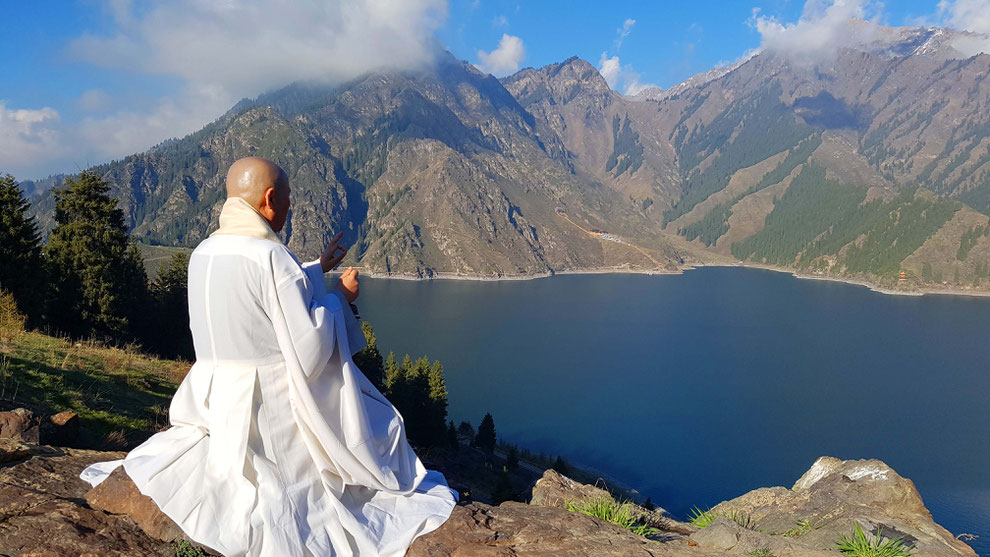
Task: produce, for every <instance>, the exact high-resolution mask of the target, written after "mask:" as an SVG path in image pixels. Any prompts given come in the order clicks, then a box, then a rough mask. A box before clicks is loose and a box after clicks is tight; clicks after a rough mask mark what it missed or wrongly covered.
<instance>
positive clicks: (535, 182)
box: [38, 21, 990, 287]
mask: <svg viewBox="0 0 990 557" xmlns="http://www.w3.org/2000/svg"><path fill="white" fill-rule="evenodd" d="M845 25H847V26H848V29H846V31H845V32H846V33H847V35H848V36H849V37H852V38H851V39H850V40H848V41H846V42H845V44H843V45H840V47H837V48H835V49H833V50H831V51H828V52H824V53H822V52H819V53H818V54H817V55H816V56H810V55H809V54H808V53H807V52H803V51H800V50H799V49H797V50H792V51H788V50H786V49H783V48H778V47H774V46H773V45H771V46H768V47H767V48H764V49H763V50H762V51H760V52H758V53H756V54H754V55H752V56H750V57H748V58H746V59H744V60H740V61H738V62H736V63H734V64H730V65H727V66H724V67H719V68H714V69H713V70H711V71H709V72H706V73H704V74H699V75H697V76H694V77H692V78H691V79H689V80H687V81H685V82H684V83H681V84H679V85H677V86H675V87H672V88H670V89H668V90H660V89H657V88H649V89H646V90H644V91H642V92H641V93H639V94H638V95H636V96H626V95H621V94H619V93H617V92H615V91H613V90H612V89H611V88H609V86H608V83H606V81H605V79H604V78H603V77H602V76H601V75H600V74H599V72H598V70H597V69H596V68H595V67H594V66H593V65H592V64H590V63H588V62H586V61H584V60H581V59H578V58H571V59H568V60H565V61H563V62H560V63H557V64H551V65H548V66H544V67H542V68H526V69H523V70H521V71H519V72H517V73H515V74H513V75H510V76H507V77H505V78H503V79H501V80H497V79H495V78H494V77H492V76H490V75H485V74H483V73H481V72H479V71H478V70H477V69H476V68H474V67H473V66H471V65H470V64H467V63H465V62H461V61H458V60H456V59H455V58H454V57H453V56H451V55H449V54H447V55H444V56H442V57H441V58H440V59H439V60H438V61H437V62H436V63H435V64H434V65H433V66H432V67H430V68H428V69H422V70H416V71H405V72H399V71H396V72H383V73H372V74H367V75H364V76H362V77H359V78H357V79H354V80H352V81H350V82H348V83H345V84H343V85H340V86H336V87H330V86H318V85H306V84H301V83H297V84H293V85H290V86H288V87H285V88H282V89H279V90H276V91H272V92H270V93H267V94H264V95H261V96H260V97H258V98H256V99H248V100H243V101H241V102H240V103H238V104H237V105H236V106H235V107H234V108H232V109H231V110H230V111H229V112H228V113H227V114H225V115H224V116H223V117H221V118H220V119H218V120H217V121H216V122H214V123H212V124H210V125H208V126H206V127H205V128H203V129H202V130H200V131H198V132H196V133H194V134H191V135H189V136H187V137H184V138H182V139H178V140H171V141H168V142H165V143H163V144H161V145H158V146H156V147H155V148H152V149H150V150H149V151H147V152H144V153H140V154H136V155H132V156H128V157H126V158H124V159H123V160H119V161H114V162H112V163H110V164H106V165H101V166H98V167H96V168H95V170H97V171H98V172H99V173H100V174H102V175H103V176H105V177H106V178H107V179H108V180H109V181H110V182H111V183H112V184H113V187H114V193H115V195H117V196H118V197H119V198H120V200H121V204H122V206H123V207H124V209H125V212H126V213H127V215H128V219H129V222H130V225H131V227H132V234H133V235H134V236H136V237H138V238H141V239H143V240H144V241H147V242H152V243H161V244H165V245H184V246H192V245H195V244H196V243H198V242H199V241H200V240H202V239H203V238H205V237H206V235H207V234H208V233H209V231H210V227H211V223H214V222H215V220H216V216H217V214H218V212H219V208H220V205H221V204H222V201H223V193H224V192H223V177H224V173H225V171H226V168H227V167H228V166H229V165H230V163H232V162H233V161H234V160H236V159H237V158H239V157H242V156H245V155H249V154H257V155H261V156H266V157H269V158H271V159H272V160H275V161H276V162H278V163H279V164H280V165H282V166H283V167H284V168H285V169H286V170H287V171H288V172H289V175H290V179H291V183H292V187H293V211H292V214H291V216H290V221H289V224H288V225H287V229H286V231H285V232H284V235H285V237H286V239H287V240H288V244H289V246H290V247H291V248H292V249H294V250H297V251H298V252H300V253H302V254H305V255H308V256H311V255H314V254H316V253H318V251H319V250H320V247H321V246H322V244H323V243H324V242H325V241H326V240H327V239H328V238H329V237H330V236H332V234H333V233H335V232H337V231H344V239H345V241H346V242H347V243H348V244H349V245H352V248H351V251H350V253H349V255H348V258H349V260H350V263H352V264H358V265H362V266H364V267H365V268H366V269H369V270H371V271H375V272H380V273H393V274H394V273H400V274H414V275H418V276H431V275H435V274H437V273H455V274H467V275H479V276H503V275H531V274H545V273H553V272H559V271H566V270H591V269H640V270H664V271H671V270H676V269H678V268H681V267H682V266H683V265H685V264H691V263H699V262H700V263H704V262H711V261H725V262H729V261H732V260H733V259H743V260H748V261H752V262H755V263H764V264H769V265H776V266H782V267H787V268H797V269H802V270H805V271H808V272H815V273H822V274H831V275H837V276H855V277H863V278H866V279H868V280H871V281H873V282H879V283H883V284H896V283H897V276H898V273H899V271H901V270H904V271H906V272H907V274H908V278H909V279H910V281H911V283H912V284H921V283H925V284H928V285H929V286H933V285H935V286H937V285H939V284H942V283H946V284H948V285H951V286H956V287H959V286H966V287H974V286H975V287H980V286H984V285H985V283H986V282H987V279H988V278H990V268H988V264H990V238H988V236H987V234H986V232H990V224H988V217H987V215H988V214H990V148H988V146H990V116H988V115H990V112H988V110H987V108H988V104H990V83H988V82H987V80H986V75H987V74H988V72H990V55H985V54H978V55H975V56H967V53H966V52H965V48H960V45H965V44H967V43H966V41H971V40H976V39H981V38H982V39H983V40H985V37H982V36H979V35H976V34H973V33H966V32H959V31H953V30H949V29H938V28H911V27H883V26H879V25H875V24H872V23H868V22H861V21H851V22H847V23H846V24H845ZM850 29H851V30H850ZM46 203H50V201H49V202H46V201H44V200H43V201H42V202H41V204H40V205H39V210H38V212H39V215H41V218H42V220H44V219H45V218H46V217H45V215H46V211H45V209H44V208H45V206H46ZM557 209H560V210H561V211H557ZM47 218H50V217H47ZM599 231H606V232H608V233H610V234H611V236H610V237H605V238H602V237H599V236H598V232H599ZM609 238H611V239H609ZM616 238H618V241H614V240H616Z"/></svg>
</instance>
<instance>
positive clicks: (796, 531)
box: [784, 520, 816, 538]
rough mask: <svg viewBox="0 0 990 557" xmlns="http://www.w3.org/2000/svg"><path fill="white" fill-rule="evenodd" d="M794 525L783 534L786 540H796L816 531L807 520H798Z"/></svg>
mask: <svg viewBox="0 0 990 557" xmlns="http://www.w3.org/2000/svg"><path fill="white" fill-rule="evenodd" d="M794 524H795V526H794V528H791V529H790V530H788V531H786V532H784V536H786V537H788V538H796V537H798V536H802V535H804V534H807V533H808V532H810V531H812V530H815V529H816V528H815V526H812V525H811V522H809V521H807V520H798V521H797V522H795V523H794Z"/></svg>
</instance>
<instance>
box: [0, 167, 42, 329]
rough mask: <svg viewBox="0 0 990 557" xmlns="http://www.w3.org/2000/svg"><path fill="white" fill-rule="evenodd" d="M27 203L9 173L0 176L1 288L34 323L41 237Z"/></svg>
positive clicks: (39, 286) (39, 300)
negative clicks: (8, 293)
mask: <svg viewBox="0 0 990 557" xmlns="http://www.w3.org/2000/svg"><path fill="white" fill-rule="evenodd" d="M30 207H31V204H30V203H28V201H27V200H26V199H24V196H23V195H22V194H21V189H20V188H18V187H17V184H16V183H15V182H14V177H13V176H11V175H10V174H7V175H6V176H0V288H2V289H4V290H7V291H8V292H10V293H11V295H13V297H14V300H15V301H16V302H17V307H18V308H19V309H20V311H21V312H23V313H25V314H26V315H27V317H28V319H29V323H30V324H37V322H38V320H39V319H40V317H41V313H42V306H43V302H44V296H45V291H46V290H47V289H46V288H45V277H44V268H43V265H42V258H41V236H40V235H39V234H38V227H37V225H36V224H35V221H34V218H33V217H31V216H29V215H28V213H27V212H28V209H29V208H30Z"/></svg>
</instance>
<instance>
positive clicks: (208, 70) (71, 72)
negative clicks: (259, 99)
mask: <svg viewBox="0 0 990 557" xmlns="http://www.w3.org/2000/svg"><path fill="white" fill-rule="evenodd" d="M0 2H2V3H3V5H4V6H3V7H4V12H5V16H6V17H5V18H4V19H3V20H2V21H0V36H2V37H3V39H2V41H0V75H3V76H4V78H3V79H2V80H0V172H12V173H15V175H16V176H18V177H20V178H36V177H41V176H44V175H47V174H49V173H51V172H65V171H73V170H76V169H79V168H85V167H87V166H89V165H91V164H97V163H100V162H104V161H106V160H109V159H111V158H116V157H121V156H124V155H126V154H129V153H133V152H138V151H142V150H144V149H147V148H148V147H150V146H151V145H154V144H155V143H158V142H159V141H161V140H163V139H166V138H168V137H172V136H177V135H183V134H185V133H189V132H191V131H194V130H195V129H198V128H199V127H201V126H202V125H203V124H205V123H207V122H209V121H211V120H213V119H215V118H216V117H217V116H219V115H220V114H222V113H223V112H224V111H225V110H226V109H227V108H229V107H230V106H231V105H232V104H233V102H236V100H237V99H239V98H241V97H244V96H254V95H257V94H258V93H261V92H263V91H264V90H266V89H270V88H272V87H277V86H279V85H282V84H284V83H288V82H290V81H293V80H295V79H313V78H325V79H329V80H333V79H344V78H347V77H349V76H351V75H355V74H357V73H360V72H361V71H362V70H363V69H366V68H368V67H374V66H376V65H380V64H394V65H399V66H414V65H416V64H418V63H422V62H423V60H424V59H426V58H428V57H429V53H430V52H432V45H433V44H435V42H439V43H440V44H441V45H442V46H444V47H445V48H447V49H449V50H450V51H452V52H453V53H454V54H455V55H456V56H457V57H459V58H462V59H465V60H467V61H469V62H472V63H475V64H477V65H479V67H481V68H482V69H485V70H488V71H491V72H492V73H495V74H496V75H502V74H506V73H509V72H511V71H512V70H514V69H515V68H516V67H526V66H534V67H539V66H542V65H545V64H550V63H553V62H558V61H561V60H563V59H565V58H567V57H569V56H573V55H576V56H579V57H581V58H584V59H586V60H588V61H589V62H591V63H592V64H594V65H596V66H597V67H599V68H600V69H601V70H602V73H603V74H604V75H606V77H607V78H609V80H610V83H612V85H613V87H614V88H615V89H617V90H619V91H620V92H625V93H634V92H636V90H638V89H641V88H642V87H644V86H647V85H656V86H660V87H663V88H667V87H670V86H672V85H675V84H677V83H679V82H680V81H683V80H685V79H687V78H688V77H690V76H691V75H694V74H695V73H698V72H703V71H706V70H708V69H710V68H712V67H713V66H715V65H717V64H720V63H721V64H724V63H730V62H733V61H735V60H738V59H739V58H740V57H741V56H743V55H744V53H747V52H749V51H752V49H757V48H760V47H761V45H764V44H765V43H766V41H767V37H768V32H773V31H774V30H775V29H778V30H787V29H788V27H789V26H794V25H797V24H800V23H801V22H806V23H807V22H810V23H811V24H814V23H815V22H816V21H817V20H816V18H823V17H825V14H826V12H828V10H830V9H831V10H833V11H835V12H839V11H841V12H842V14H843V15H842V17H846V15H848V14H850V13H851V14H853V15H859V16H861V17H866V18H868V19H871V20H873V21H875V22H877V23H881V24H886V25H905V24H917V23H919V22H927V23H937V24H943V25H952V26H957V27H961V26H962V27H964V26H967V25H968V24H969V22H972V21H977V20H980V19H981V17H975V18H974V14H976V16H985V18H986V19H990V0H943V7H942V10H941V11H940V10H939V8H938V0H897V1H890V0H888V1H887V2H886V3H884V4H880V3H876V2H869V1H868V0H809V1H808V2H803V1H787V0H742V1H741V0H724V1H703V0H696V1H694V2H663V1H654V2H635V1H624V0H610V1H601V0H575V1H571V2H567V1H563V0H559V1H557V0H553V1H551V0H545V1H535V0H531V1H504V0H405V1H403V2H385V3H384V4H387V5H388V8H387V10H383V8H382V6H381V5H380V4H382V2H380V1H378V2H376V1H374V0H348V1H347V2H344V1H342V0H323V1H317V0H255V1H254V2H245V1H244V0H227V1H226V2H220V1H219V0H217V1H213V0H170V1H169V2H163V3H152V2H142V1H133V2H132V1H128V0H62V1H43V0H39V1H32V2H20V1H16V0H0ZM242 3H243V4H244V5H241V4H242ZM754 10H757V11H755V12H754ZM953 10H955V11H953ZM966 10H968V11H966ZM974 10H975V11H974ZM768 29H769V30H770V31H768ZM974 30H977V31H981V30H983V28H977V29H974ZM606 62H608V64H606Z"/></svg>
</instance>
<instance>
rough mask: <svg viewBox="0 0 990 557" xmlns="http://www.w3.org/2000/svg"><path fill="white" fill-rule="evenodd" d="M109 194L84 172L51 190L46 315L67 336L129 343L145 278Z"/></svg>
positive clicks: (145, 289) (93, 176)
mask: <svg viewBox="0 0 990 557" xmlns="http://www.w3.org/2000/svg"><path fill="white" fill-rule="evenodd" d="M109 191H110V187H109V186H108V185H107V183H106V181H104V180H103V179H102V178H100V177H99V176H97V175H96V174H94V173H92V172H88V171H84V172H82V173H80V174H79V176H78V177H77V178H75V179H72V178H66V180H65V183H64V187H63V188H61V189H56V190H54V193H55V222H56V223H57V224H56V226H55V229H54V230H53V231H52V234H51V237H50V238H49V241H48V245H47V246H45V256H46V259H47V262H48V264H49V265H50V273H51V275H50V276H51V281H52V296H51V302H52V304H51V306H50V307H49V309H48V312H47V316H48V320H49V322H50V323H51V324H52V325H54V326H55V327H56V328H58V329H60V330H62V331H63V332H66V333H68V334H70V335H74V336H82V335H99V336H106V337H110V338H112V339H115V340H132V339H133V338H134V333H135V329H137V327H136V325H137V321H138V319H139V317H138V316H139V313H140V312H141V310H142V308H144V304H145V303H146V302H147V292H148V285H147V276H146V275H145V271H144V265H143V264H142V262H141V257H140V254H139V253H138V250H137V248H136V247H135V246H133V245H130V244H129V243H128V236H127V228H126V226H125V224H124V212H123V211H122V210H120V209H119V208H118V207H117V200H116V199H115V198H113V197H110V195H109Z"/></svg>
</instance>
